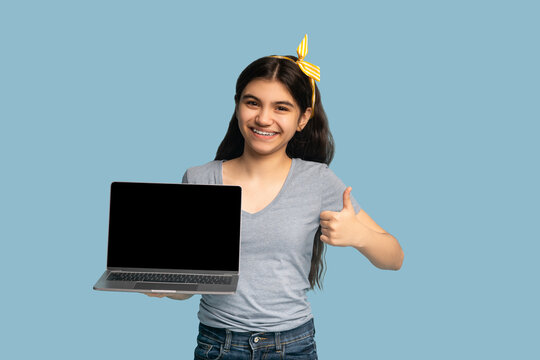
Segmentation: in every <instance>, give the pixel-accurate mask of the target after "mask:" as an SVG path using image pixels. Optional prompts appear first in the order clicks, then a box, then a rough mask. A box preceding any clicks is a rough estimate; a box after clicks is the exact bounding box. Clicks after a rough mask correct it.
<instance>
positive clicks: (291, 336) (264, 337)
mask: <svg viewBox="0 0 540 360" xmlns="http://www.w3.org/2000/svg"><path fill="white" fill-rule="evenodd" d="M199 333H200V334H201V335H204V336H207V337H210V338H213V339H214V340H216V341H219V342H221V343H223V344H224V349H225V350H228V349H229V348H230V347H231V346H236V347H251V348H253V349H256V348H264V347H268V346H272V347H274V346H275V347H276V349H277V350H278V351H279V350H280V349H281V345H284V344H288V343H292V342H295V341H299V340H302V339H305V338H307V337H309V336H314V335H315V326H314V323H313V319H311V320H309V321H308V322H306V323H305V324H303V325H300V326H299V327H297V328H294V329H291V330H286V331H280V332H253V331H251V332H236V331H230V330H227V329H221V328H214V327H211V326H207V325H204V324H202V323H200V324H199Z"/></svg>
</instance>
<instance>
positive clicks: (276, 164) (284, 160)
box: [238, 149, 292, 178]
mask: <svg viewBox="0 0 540 360" xmlns="http://www.w3.org/2000/svg"><path fill="white" fill-rule="evenodd" d="M245 150H247V149H245ZM238 160H239V163H240V164H241V166H242V167H243V168H244V170H245V172H246V174H247V175H249V176H251V177H263V178H269V177H274V176H276V174H279V173H280V172H281V171H283V172H288V171H289V169H290V167H291V163H292V159H291V158H289V157H288V156H287V154H286V153H285V152H283V153H279V152H278V153H274V154H268V155H258V154H253V153H251V152H249V151H244V153H243V154H242V156H240V157H239V158H238Z"/></svg>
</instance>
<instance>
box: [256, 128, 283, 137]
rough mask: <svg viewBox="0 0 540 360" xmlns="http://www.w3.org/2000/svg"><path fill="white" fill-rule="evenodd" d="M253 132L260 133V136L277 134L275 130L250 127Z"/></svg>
mask: <svg viewBox="0 0 540 360" xmlns="http://www.w3.org/2000/svg"><path fill="white" fill-rule="evenodd" d="M251 131H253V132H254V133H255V134H257V135H261V136H274V135H276V134H277V132H268V131H261V130H257V129H251Z"/></svg>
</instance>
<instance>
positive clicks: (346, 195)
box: [343, 186, 354, 210]
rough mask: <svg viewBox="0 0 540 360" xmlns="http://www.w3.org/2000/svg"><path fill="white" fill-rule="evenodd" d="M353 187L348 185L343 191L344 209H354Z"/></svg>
mask: <svg viewBox="0 0 540 360" xmlns="http://www.w3.org/2000/svg"><path fill="white" fill-rule="evenodd" d="M351 191H352V187H350V186H349V187H348V188H346V189H345V191H344V192H343V210H354V207H353V204H352V200H351Z"/></svg>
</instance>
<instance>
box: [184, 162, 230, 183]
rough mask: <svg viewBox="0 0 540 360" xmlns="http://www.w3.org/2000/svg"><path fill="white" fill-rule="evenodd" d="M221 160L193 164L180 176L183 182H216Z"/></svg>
mask: <svg viewBox="0 0 540 360" xmlns="http://www.w3.org/2000/svg"><path fill="white" fill-rule="evenodd" d="M221 163H222V161H221V160H214V161H210V162H207V163H206V164H203V165H199V166H193V167H190V168H188V169H187V170H186V172H185V173H184V176H183V177H182V182H183V183H199V184H216V183H219V179H220V177H221Z"/></svg>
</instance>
